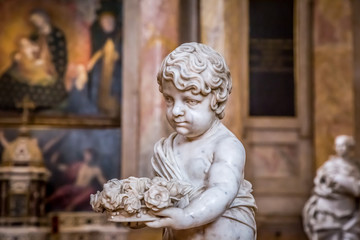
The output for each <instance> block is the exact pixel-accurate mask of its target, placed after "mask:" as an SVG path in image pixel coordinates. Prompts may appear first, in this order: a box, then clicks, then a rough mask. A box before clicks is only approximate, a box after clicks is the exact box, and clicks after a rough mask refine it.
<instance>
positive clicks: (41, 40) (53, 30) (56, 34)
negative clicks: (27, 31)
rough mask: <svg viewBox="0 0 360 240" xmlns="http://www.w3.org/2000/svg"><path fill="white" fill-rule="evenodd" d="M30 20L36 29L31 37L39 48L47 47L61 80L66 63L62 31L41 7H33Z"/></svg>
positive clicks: (64, 39)
mask: <svg viewBox="0 0 360 240" xmlns="http://www.w3.org/2000/svg"><path fill="white" fill-rule="evenodd" d="M30 22H31V23H32V24H33V25H34V27H35V29H36V32H34V34H33V36H32V38H33V39H34V40H35V41H36V42H38V44H39V45H40V47H41V48H47V49H48V51H49V52H50V56H51V57H50V58H51V59H50V60H51V62H52V64H54V66H55V70H56V73H57V75H58V77H59V79H61V80H62V79H63V78H64V75H65V72H66V66H67V63H68V57H67V44H66V38H65V35H64V33H63V32H62V30H60V29H59V28H57V27H56V26H54V25H53V24H52V23H51V20H50V17H49V15H48V14H47V13H46V12H45V11H43V10H41V9H35V10H33V11H32V12H31V14H30Z"/></svg>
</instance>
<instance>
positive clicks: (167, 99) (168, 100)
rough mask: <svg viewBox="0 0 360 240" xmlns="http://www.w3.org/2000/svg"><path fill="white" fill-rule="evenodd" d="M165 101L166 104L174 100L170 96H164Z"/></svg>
mask: <svg viewBox="0 0 360 240" xmlns="http://www.w3.org/2000/svg"><path fill="white" fill-rule="evenodd" d="M165 102H166V103H167V104H172V103H173V102H174V100H173V99H172V98H171V97H165Z"/></svg>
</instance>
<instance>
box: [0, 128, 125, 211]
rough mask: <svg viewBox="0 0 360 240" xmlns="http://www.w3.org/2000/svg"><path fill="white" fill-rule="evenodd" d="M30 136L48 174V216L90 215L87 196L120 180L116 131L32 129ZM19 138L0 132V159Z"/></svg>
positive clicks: (13, 132)
mask: <svg viewBox="0 0 360 240" xmlns="http://www.w3.org/2000/svg"><path fill="white" fill-rule="evenodd" d="M29 134H30V137H31V138H33V140H32V141H30V142H31V143H34V141H36V143H34V144H35V145H37V146H39V148H40V151H41V153H42V155H43V159H44V164H45V166H46V168H47V169H48V170H49V171H50V173H51V176H50V178H49V180H48V183H47V192H46V199H45V201H46V210H47V211H48V212H51V211H71V212H72V211H75V212H76V211H91V206H90V204H89V201H90V194H93V193H96V191H97V190H101V189H102V185H103V184H104V183H105V182H107V181H108V180H110V179H112V178H120V162H121V161H120V158H121V157H120V154H121V153H120V130H119V129H92V130H88V129H86V130H85V129H72V130H70V129H61V128H57V129H51V130H49V129H33V130H29ZM18 135H19V130H18V129H15V128H11V129H0V143H1V145H0V156H3V153H4V148H6V147H7V146H10V145H11V144H7V143H11V142H13V141H14V140H15V139H16V138H17V137H18ZM31 149H32V148H31Z"/></svg>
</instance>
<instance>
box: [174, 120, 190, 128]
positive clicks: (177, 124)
mask: <svg viewBox="0 0 360 240" xmlns="http://www.w3.org/2000/svg"><path fill="white" fill-rule="evenodd" d="M174 123H175V125H176V126H177V127H184V126H187V125H188V123H187V122H176V121H174Z"/></svg>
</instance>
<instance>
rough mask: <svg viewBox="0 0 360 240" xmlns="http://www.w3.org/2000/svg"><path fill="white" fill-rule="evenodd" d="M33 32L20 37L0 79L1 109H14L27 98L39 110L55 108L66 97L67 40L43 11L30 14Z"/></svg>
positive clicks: (38, 10) (39, 10)
mask: <svg viewBox="0 0 360 240" xmlns="http://www.w3.org/2000/svg"><path fill="white" fill-rule="evenodd" d="M29 22H30V23H31V24H32V25H33V27H34V32H33V33H32V34H31V35H30V36H28V37H24V36H19V38H18V40H17V48H16V50H15V51H14V52H13V54H12V55H11V60H12V64H11V66H10V67H9V68H8V69H6V71H5V72H4V73H3V74H2V76H0V108H2V109H15V108H16V104H17V103H18V102H20V101H22V100H23V98H24V97H25V96H28V97H29V98H30V100H31V101H33V102H34V104H35V105H36V107H38V108H49V107H54V106H58V105H59V104H60V103H61V102H62V101H63V100H64V99H65V97H66V96H67V92H66V89H65V85H64V76H65V73H66V67H67V63H68V57H67V44H66V38H65V35H64V33H63V32H62V30H60V29H59V28H57V27H56V26H54V25H53V24H52V22H51V19H50V16H49V15H48V14H47V13H46V12H45V11H44V10H42V9H34V10H33V11H31V12H30V14H29Z"/></svg>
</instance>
